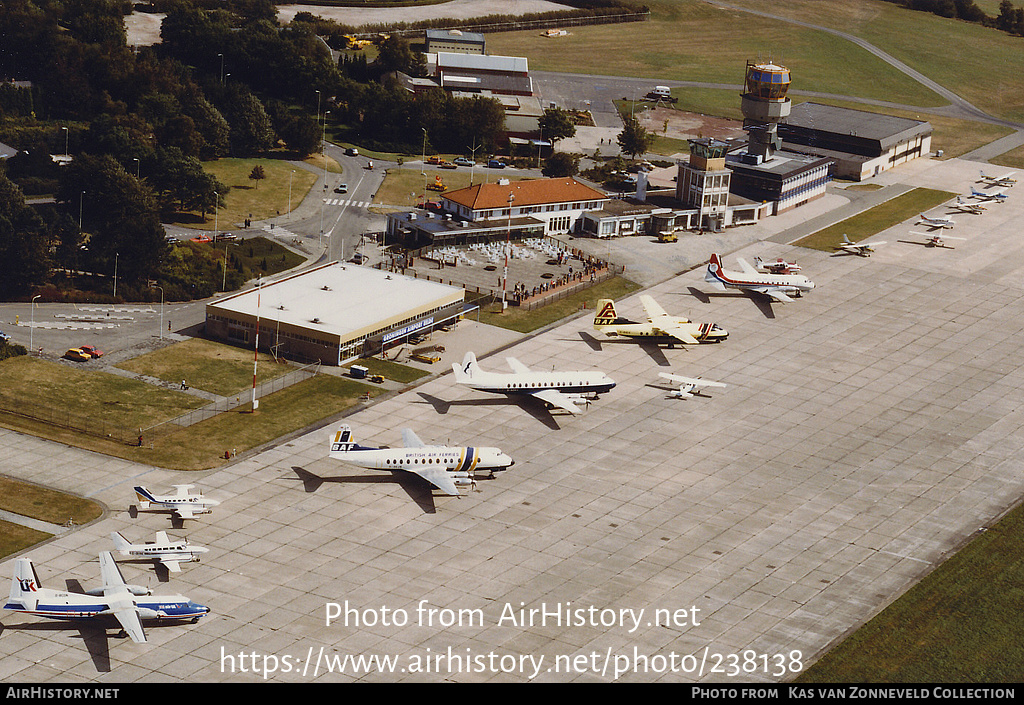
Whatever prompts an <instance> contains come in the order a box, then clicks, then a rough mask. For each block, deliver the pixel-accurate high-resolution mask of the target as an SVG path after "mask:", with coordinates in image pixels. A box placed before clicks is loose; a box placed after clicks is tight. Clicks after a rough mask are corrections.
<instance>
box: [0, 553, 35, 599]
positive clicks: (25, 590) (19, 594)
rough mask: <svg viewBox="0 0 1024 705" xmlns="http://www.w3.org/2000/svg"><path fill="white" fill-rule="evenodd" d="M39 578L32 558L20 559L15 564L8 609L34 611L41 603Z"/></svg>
mask: <svg viewBox="0 0 1024 705" xmlns="http://www.w3.org/2000/svg"><path fill="white" fill-rule="evenodd" d="M42 587H43V586H42V585H41V584H40V582H39V576H38V575H36V569H35V566H33V565H32V559H31V558H19V559H18V560H16V561H15V562H14V576H13V577H12V578H11V594H10V599H8V601H7V604H6V605H4V607H5V608H6V609H25V610H33V609H35V607H36V604H37V603H38V601H39V597H38V592H39V590H40V589H42Z"/></svg>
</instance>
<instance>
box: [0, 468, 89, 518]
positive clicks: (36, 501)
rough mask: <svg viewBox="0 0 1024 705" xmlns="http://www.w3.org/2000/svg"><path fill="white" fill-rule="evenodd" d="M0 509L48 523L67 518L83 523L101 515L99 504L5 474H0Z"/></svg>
mask: <svg viewBox="0 0 1024 705" xmlns="http://www.w3.org/2000/svg"><path fill="white" fill-rule="evenodd" d="M0 509H4V510H6V511H8V512H14V513H15V514H21V515H22V516H29V517H32V518H34V519H39V520H40V521H46V522H49V523H51V524H63V523H64V522H66V521H67V520H68V519H72V520H73V521H74V522H75V523H76V524H85V523H88V522H90V521H92V520H93V519H96V518H98V517H99V516H101V515H102V514H103V508H102V507H100V505H98V504H96V503H95V502H93V501H91V500H88V499H85V498H84V497H75V496H74V495H69V494H65V493H64V492H58V491H56V490H51V489H49V488H46V487H40V486H39V485H33V484H29V483H25V482H18V481H17V480H12V479H10V478H6V477H0Z"/></svg>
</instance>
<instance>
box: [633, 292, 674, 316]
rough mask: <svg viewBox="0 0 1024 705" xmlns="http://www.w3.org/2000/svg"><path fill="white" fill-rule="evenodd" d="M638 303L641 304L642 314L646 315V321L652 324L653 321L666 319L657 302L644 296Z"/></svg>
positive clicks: (665, 314) (663, 310)
mask: <svg viewBox="0 0 1024 705" xmlns="http://www.w3.org/2000/svg"><path fill="white" fill-rule="evenodd" d="M640 303H641V304H643V307H644V313H646V314H647V320H648V321H650V322H651V323H654V321H655V319H659V318H668V314H667V313H666V312H665V309H663V308H662V307H661V306H660V305H659V304H658V302H657V301H655V300H654V298H653V297H651V296H648V295H647V294H644V295H643V296H641V297H640Z"/></svg>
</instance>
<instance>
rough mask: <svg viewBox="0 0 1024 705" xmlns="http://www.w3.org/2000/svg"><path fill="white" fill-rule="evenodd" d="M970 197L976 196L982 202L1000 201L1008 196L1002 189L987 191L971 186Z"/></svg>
mask: <svg viewBox="0 0 1024 705" xmlns="http://www.w3.org/2000/svg"><path fill="white" fill-rule="evenodd" d="M971 198H977V199H978V200H979V201H981V202H982V203H990V202H991V203H1002V202H1003V201H1005V200H1006V199H1007V198H1008V196H1007V195H1006V194H1005V193H1004V192H1003V191H993V192H992V193H988V192H987V191H979V190H978V189H976V188H972V189H971Z"/></svg>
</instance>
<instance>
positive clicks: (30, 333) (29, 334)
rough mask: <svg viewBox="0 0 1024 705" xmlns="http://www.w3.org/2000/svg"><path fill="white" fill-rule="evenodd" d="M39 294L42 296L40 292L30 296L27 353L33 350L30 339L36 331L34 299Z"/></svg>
mask: <svg viewBox="0 0 1024 705" xmlns="http://www.w3.org/2000/svg"><path fill="white" fill-rule="evenodd" d="M40 296H42V294H36V295H35V296H33V297H32V323H31V325H29V328H28V352H29V354H31V353H32V351H33V350H35V346H34V343H33V340H32V334H33V333H35V332H36V299H38V298H39V297H40Z"/></svg>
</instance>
